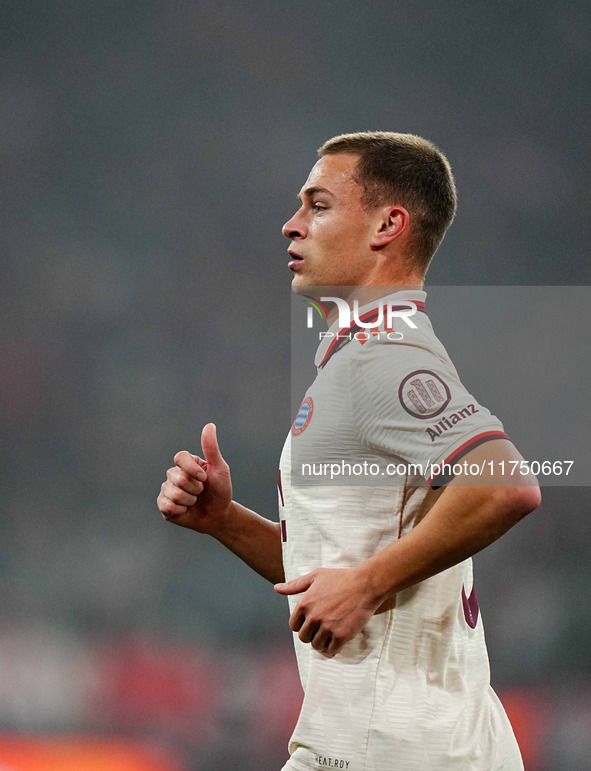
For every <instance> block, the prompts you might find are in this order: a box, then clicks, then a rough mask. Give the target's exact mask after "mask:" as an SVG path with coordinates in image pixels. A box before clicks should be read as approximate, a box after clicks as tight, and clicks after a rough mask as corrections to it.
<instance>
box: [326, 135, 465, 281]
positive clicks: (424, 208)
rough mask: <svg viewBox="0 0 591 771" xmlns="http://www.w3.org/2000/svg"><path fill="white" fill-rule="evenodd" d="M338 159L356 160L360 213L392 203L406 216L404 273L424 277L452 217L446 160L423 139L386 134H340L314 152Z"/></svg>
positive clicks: (454, 204) (451, 181)
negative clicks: (408, 221) (408, 271)
mask: <svg viewBox="0 0 591 771" xmlns="http://www.w3.org/2000/svg"><path fill="white" fill-rule="evenodd" d="M337 153H351V154H354V155H358V156H359V160H358V162H357V167H356V170H355V179H356V181H357V182H358V183H359V184H360V185H361V186H362V187H363V189H364V192H363V196H362V204H363V206H364V207H366V208H368V209H373V208H376V207H378V206H383V205H384V204H388V203H392V204H399V205H400V206H404V207H405V208H406V209H407V210H408V212H409V214H410V218H411V227H412V231H411V238H410V242H409V253H408V260H409V267H412V268H418V269H419V270H420V271H421V273H422V274H423V275H424V274H425V273H426V271H427V268H428V267H429V263H430V262H431V259H432V257H433V255H434V254H435V251H436V250H437V247H438V246H439V244H440V243H441V241H442V240H443V236H444V235H445V233H446V231H447V229H448V227H449V226H450V225H451V223H452V221H453V218H454V216H455V213H456V207H457V194H456V186H455V182H454V178H453V174H452V171H451V166H450V165H449V162H448V160H447V158H446V157H445V155H444V154H443V153H442V152H441V151H440V150H439V149H438V148H437V147H436V146H435V145H434V144H432V143H431V142H429V141H428V140H426V139H423V138H422V137H419V136H416V135H415V134H397V133H394V132H390V131H362V132H358V133H355V134H339V136H336V137H333V138H332V139H329V140H328V141H327V142H325V143H324V144H323V145H322V147H320V148H319V149H318V154H319V155H320V156H323V155H336V154H337Z"/></svg>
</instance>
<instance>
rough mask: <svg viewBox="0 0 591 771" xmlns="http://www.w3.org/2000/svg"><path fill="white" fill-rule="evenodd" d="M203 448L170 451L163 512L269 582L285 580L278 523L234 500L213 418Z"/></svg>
mask: <svg viewBox="0 0 591 771" xmlns="http://www.w3.org/2000/svg"><path fill="white" fill-rule="evenodd" d="M201 447H202V449H203V455H204V458H200V457H199V456H197V455H192V454H191V453H190V452H187V451H186V450H183V451H182V452H178V453H177V454H176V455H175V456H174V463H175V465H174V466H173V467H172V468H169V469H168V471H167V472H166V481H165V482H164V483H163V485H162V488H161V490H160V495H159V496H158V501H157V503H158V508H159V509H160V511H161V513H162V516H163V517H164V519H166V520H167V521H168V522H173V523H174V524H176V525H180V526H181V527H186V528H189V529H190V530H195V531H196V532H198V533H206V534H208V535H211V536H213V537H214V538H216V539H217V540H218V541H219V542H220V543H222V544H223V545H224V546H226V547H227V548H228V549H230V551H232V552H233V553H234V554H236V555H237V556H238V557H240V559H241V560H243V561H244V562H246V564H247V565H249V566H250V567H251V568H252V569H253V570H255V571H256V572H257V573H259V575H261V576H263V578H266V579H267V580H268V581H271V583H277V582H281V581H283V580H284V573H283V560H282V555H281V533H280V528H279V524H277V523H275V522H271V521H269V520H268V519H265V518H264V517H261V516H259V515H258V514H256V513H255V512H254V511H251V510H250V509H247V508H246V507H245V506H242V504H240V503H237V502H236V501H233V500H232V479H231V476H230V467H229V466H228V464H227V463H226V461H225V460H224V458H223V457H222V454H221V452H220V449H219V446H218V442H217V435H216V429H215V426H214V424H213V423H208V424H207V425H206V426H205V428H204V429H203V433H202V435H201Z"/></svg>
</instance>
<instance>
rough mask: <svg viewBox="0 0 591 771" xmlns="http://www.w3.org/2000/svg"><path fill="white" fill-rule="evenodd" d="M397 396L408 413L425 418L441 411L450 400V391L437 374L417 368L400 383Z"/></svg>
mask: <svg viewBox="0 0 591 771" xmlns="http://www.w3.org/2000/svg"><path fill="white" fill-rule="evenodd" d="M398 398H399V399H400V404H402V406H403V407H404V409H405V410H406V411H407V412H408V414H409V415H412V416H413V418H419V419H420V420H427V419H428V418H434V417H435V416H436V415H439V414H440V413H442V412H443V410H444V409H445V408H446V407H447V405H448V404H449V403H450V401H451V391H450V390H449V387H448V385H447V383H446V382H445V381H443V380H442V379H441V378H440V377H439V375H436V374H435V373H434V372H431V370H429V369H417V370H416V371H415V372H411V373H410V375H407V376H406V377H405V378H404V380H403V381H402V383H400V388H399V389H398Z"/></svg>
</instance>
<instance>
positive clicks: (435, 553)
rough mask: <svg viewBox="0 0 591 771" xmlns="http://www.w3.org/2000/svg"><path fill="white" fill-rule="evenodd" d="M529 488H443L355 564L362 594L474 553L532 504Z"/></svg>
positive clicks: (391, 590) (396, 586) (397, 586)
mask: <svg viewBox="0 0 591 771" xmlns="http://www.w3.org/2000/svg"><path fill="white" fill-rule="evenodd" d="M536 505H537V503H536V490H535V489H533V490H532V488H529V489H528V488H517V489H516V488H501V487H498V486H495V487H471V488H470V487H453V486H452V487H449V488H447V489H446V490H445V491H444V492H443V494H442V495H441V497H440V498H439V500H438V501H437V503H436V504H435V505H434V506H433V508H432V509H431V510H430V511H429V513H428V514H427V515H426V516H425V518H424V519H423V520H422V521H421V522H420V523H419V524H418V525H416V526H415V527H414V528H413V529H412V530H411V531H410V532H408V533H406V534H405V535H404V536H403V537H402V538H400V539H399V540H398V541H395V542H394V543H392V544H390V545H389V546H387V547H386V548H385V549H382V550H381V551H380V552H378V553H377V554H375V555H373V556H372V557H370V558H369V559H368V560H366V562H364V563H363V564H362V565H361V566H360V569H361V570H360V572H361V574H362V576H363V579H364V580H365V581H366V582H367V586H368V593H369V594H370V595H371V596H373V597H374V599H375V600H377V601H380V602H382V603H385V607H384V608H382V609H386V608H387V607H389V606H391V603H389V602H388V601H389V600H390V599H391V598H392V597H394V595H395V594H396V593H397V592H399V591H401V590H403V589H406V588H408V587H409V586H412V585H413V584H416V583H418V582H419V581H423V580H425V579H426V578H430V577H431V576H433V575H435V574H436V573H440V572H441V571H442V570H446V569H447V568H449V567H451V566H452V565H456V564H457V563H458V562H461V561H463V560H465V559H467V558H468V557H470V556H472V555H473V554H476V553H477V552H478V551H480V550H482V549H484V548H485V547H486V546H488V545H489V544H491V543H493V542H494V541H495V540H497V539H498V538H499V537H500V536H501V535H503V533H505V532H506V531H507V530H509V528H511V527H512V526H513V525H514V524H516V522H517V521H519V519H521V518H522V517H523V516H525V514H527V513H528V512H529V511H532V510H533V509H534V508H535V507H536Z"/></svg>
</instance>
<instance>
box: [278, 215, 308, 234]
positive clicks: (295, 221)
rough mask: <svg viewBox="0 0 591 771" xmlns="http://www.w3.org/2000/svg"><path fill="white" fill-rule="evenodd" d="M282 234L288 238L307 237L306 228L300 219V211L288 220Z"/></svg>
mask: <svg viewBox="0 0 591 771" xmlns="http://www.w3.org/2000/svg"><path fill="white" fill-rule="evenodd" d="M281 232H282V233H283V235H284V236H286V237H287V238H304V237H305V235H306V228H305V226H304V223H303V222H302V219H301V217H300V213H299V211H297V212H296V213H295V214H294V215H293V217H291V219H288V220H287V222H286V223H285V225H284V226H283V227H282V228H281Z"/></svg>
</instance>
